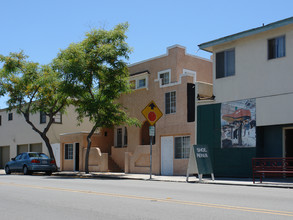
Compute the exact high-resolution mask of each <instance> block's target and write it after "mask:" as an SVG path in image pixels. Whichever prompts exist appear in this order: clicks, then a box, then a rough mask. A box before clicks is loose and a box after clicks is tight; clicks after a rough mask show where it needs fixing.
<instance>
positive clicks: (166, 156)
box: [161, 136, 174, 176]
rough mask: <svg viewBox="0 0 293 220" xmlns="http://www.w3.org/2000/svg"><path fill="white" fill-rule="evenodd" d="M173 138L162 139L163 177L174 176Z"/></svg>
mask: <svg viewBox="0 0 293 220" xmlns="http://www.w3.org/2000/svg"><path fill="white" fill-rule="evenodd" d="M173 146H174V144H173V136H167V137H161V175H165V176H172V175H173V157H174V150H173V148H174V147H173Z"/></svg>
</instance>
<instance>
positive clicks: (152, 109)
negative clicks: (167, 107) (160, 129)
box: [141, 101, 163, 126]
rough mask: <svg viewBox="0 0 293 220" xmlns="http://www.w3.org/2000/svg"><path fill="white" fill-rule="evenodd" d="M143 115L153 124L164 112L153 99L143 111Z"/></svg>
mask: <svg viewBox="0 0 293 220" xmlns="http://www.w3.org/2000/svg"><path fill="white" fill-rule="evenodd" d="M141 113H142V114H143V116H144V117H145V118H146V119H147V120H148V122H149V123H150V125H151V126H153V125H154V124H155V123H156V122H157V121H158V120H159V119H160V118H161V117H162V116H163V113H162V112H161V110H160V109H159V108H158V106H157V105H156V103H155V102H154V101H151V102H150V103H149V104H148V105H147V106H146V107H145V108H144V109H143V110H142V111H141Z"/></svg>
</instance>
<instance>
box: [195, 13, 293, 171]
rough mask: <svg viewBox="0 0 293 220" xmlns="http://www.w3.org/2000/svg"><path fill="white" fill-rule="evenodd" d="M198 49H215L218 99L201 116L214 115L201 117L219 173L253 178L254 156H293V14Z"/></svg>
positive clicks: (204, 137) (203, 108) (202, 108)
mask: <svg viewBox="0 0 293 220" xmlns="http://www.w3.org/2000/svg"><path fill="white" fill-rule="evenodd" d="M199 48H200V49H202V50H205V51H208V52H211V53H213V82H214V87H213V91H214V95H215V102H214V104H211V105H206V106H200V107H199V115H201V117H202V118H201V121H203V120H205V119H207V118H209V117H210V116H212V115H214V116H215V117H214V118H215V119H214V120H212V119H209V120H208V121H209V122H208V123H207V120H206V121H205V123H201V122H200V121H199V142H200V143H202V144H208V145H209V146H210V148H211V149H212V153H213V163H214V167H215V170H216V172H215V173H216V174H217V172H218V174H219V175H225V176H235V175H238V176H248V175H251V170H250V169H251V158H252V157H293V17H291V18H287V19H284V20H280V21H277V22H274V23H271V24H267V25H262V26H260V27H257V28H253V29H250V30H247V31H243V32H240V33H236V34H233V35H229V36H225V37H223V38H219V39H216V40H212V41H209V42H206V43H202V44H200V45H199ZM206 110H209V111H206ZM207 124H209V126H210V127H209V128H205V127H206V126H207ZM200 129H201V130H200ZM200 135H201V137H200ZM210 139H213V141H210Z"/></svg>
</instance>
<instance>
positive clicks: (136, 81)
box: [129, 75, 148, 89]
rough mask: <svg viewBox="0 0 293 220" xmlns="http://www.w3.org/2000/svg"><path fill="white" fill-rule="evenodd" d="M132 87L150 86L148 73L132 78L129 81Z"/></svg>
mask: <svg viewBox="0 0 293 220" xmlns="http://www.w3.org/2000/svg"><path fill="white" fill-rule="evenodd" d="M129 84H130V88H131V89H143V88H147V87H148V77H147V75H144V76H140V77H137V78H132V79H130V81H129Z"/></svg>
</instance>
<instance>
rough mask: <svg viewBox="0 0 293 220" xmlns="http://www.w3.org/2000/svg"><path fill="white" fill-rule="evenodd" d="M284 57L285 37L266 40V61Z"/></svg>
mask: <svg viewBox="0 0 293 220" xmlns="http://www.w3.org/2000/svg"><path fill="white" fill-rule="evenodd" d="M285 55H286V45H285V36H280V37H276V38H273V39H269V40H268V59H269V60H270V59H276V58H279V57H284V56H285Z"/></svg>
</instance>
